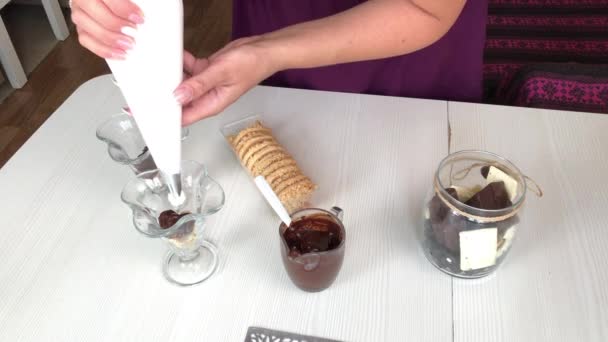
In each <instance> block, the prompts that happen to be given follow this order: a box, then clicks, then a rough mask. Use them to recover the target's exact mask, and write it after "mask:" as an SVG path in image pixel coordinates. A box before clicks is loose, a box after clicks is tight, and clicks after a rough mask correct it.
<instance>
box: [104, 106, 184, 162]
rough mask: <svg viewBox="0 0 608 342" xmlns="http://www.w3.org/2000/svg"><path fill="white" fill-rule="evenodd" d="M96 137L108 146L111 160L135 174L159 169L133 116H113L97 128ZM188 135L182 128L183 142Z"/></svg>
mask: <svg viewBox="0 0 608 342" xmlns="http://www.w3.org/2000/svg"><path fill="white" fill-rule="evenodd" d="M96 135H97V138H98V139H99V140H101V141H103V142H105V143H106V144H108V154H109V155H110V158H112V160H114V161H115V162H117V163H119V164H124V165H127V166H129V168H130V169H131V170H132V171H133V172H134V173H135V174H138V173H141V172H145V171H150V170H154V169H156V168H157V167H156V164H155V163H154V159H153V158H152V155H151V154H150V151H149V150H148V147H147V146H146V142H145V141H144V139H143V138H142V136H141V133H140V132H139V129H138V128H137V123H136V122H135V119H133V117H132V116H130V115H128V114H117V115H114V116H112V117H111V118H110V119H108V120H107V121H105V122H103V123H102V124H101V125H99V127H97V132H96ZM188 135H189V130H188V128H186V127H184V128H182V141H183V140H185V139H186V138H188Z"/></svg>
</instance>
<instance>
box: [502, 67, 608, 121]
mask: <svg viewBox="0 0 608 342" xmlns="http://www.w3.org/2000/svg"><path fill="white" fill-rule="evenodd" d="M497 92H498V96H499V97H500V98H502V99H504V100H505V101H506V102H507V103H509V104H511V105H515V106H525V107H537V108H549V109H564V110H579V111H586V112H603V113H608V65H591V64H590V65H584V64H568V63H554V64H533V65H529V66H526V67H523V68H521V69H520V70H519V71H518V72H517V73H515V74H514V76H513V77H512V78H511V79H510V80H509V81H507V82H504V83H502V84H501V86H499V89H498V91H497Z"/></svg>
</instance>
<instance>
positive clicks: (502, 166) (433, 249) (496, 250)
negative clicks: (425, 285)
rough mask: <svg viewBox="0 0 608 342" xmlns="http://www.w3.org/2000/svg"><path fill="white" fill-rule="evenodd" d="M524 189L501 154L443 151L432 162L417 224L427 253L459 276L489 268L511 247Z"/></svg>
mask: <svg viewBox="0 0 608 342" xmlns="http://www.w3.org/2000/svg"><path fill="white" fill-rule="evenodd" d="M501 182H502V184H500V183H501ZM489 188H491V189H489ZM482 190H483V191H482ZM525 195H526V182H525V178H524V176H523V175H522V173H521V172H520V171H519V169H518V168H517V167H516V166H515V165H514V164H513V163H511V162H510V161H508V160H506V159H505V158H503V157H500V156H498V155H496V154H493V153H490V152H484V151H461V152H456V153H453V154H451V155H449V156H447V157H446V158H445V159H443V161H441V163H440V164H439V167H438V168H437V171H436V173H435V176H434V179H433V183H432V186H431V190H430V191H429V193H428V195H427V197H426V199H425V202H424V209H423V215H422V222H421V224H420V225H419V231H418V238H419V242H420V245H421V247H422V249H423V251H424V254H425V255H426V257H427V259H428V260H429V261H430V262H431V263H432V264H433V265H435V267H437V268H438V269H439V270H441V271H443V272H445V273H448V274H450V275H452V276H455V277H459V278H479V277H483V276H486V275H488V274H490V273H491V272H493V271H494V270H496V268H498V266H499V265H500V264H501V263H502V261H503V260H504V258H505V257H506V255H507V253H508V251H509V249H510V248H511V243H512V242H513V238H514V237H515V233H516V232H517V226H518V223H519V217H520V214H521V209H522V207H523V203H524V200H525ZM480 207H482V208H485V209H480Z"/></svg>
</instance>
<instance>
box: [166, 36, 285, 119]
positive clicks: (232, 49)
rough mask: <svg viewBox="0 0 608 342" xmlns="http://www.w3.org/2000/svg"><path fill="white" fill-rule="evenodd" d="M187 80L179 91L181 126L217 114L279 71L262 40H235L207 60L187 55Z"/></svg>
mask: <svg viewBox="0 0 608 342" xmlns="http://www.w3.org/2000/svg"><path fill="white" fill-rule="evenodd" d="M184 71H185V73H186V76H191V77H189V78H187V79H186V80H185V81H184V82H183V83H182V84H181V85H180V86H179V87H178V88H177V89H176V90H175V93H174V94H175V98H176V99H177V101H178V102H179V103H181V104H182V105H183V106H184V107H183V115H182V124H183V125H189V124H191V123H194V122H196V121H198V120H201V119H203V118H206V117H208V116H212V115H215V114H218V113H219V112H221V111H222V110H224V109H225V108H226V107H228V105H230V104H232V103H233V102H234V101H236V100H237V99H238V98H239V97H240V96H241V95H243V94H244V93H246V92H247V91H248V90H249V89H251V88H252V87H254V86H255V85H257V84H258V83H260V82H261V81H262V80H264V79H265V78H267V77H268V76H270V75H272V74H273V73H275V72H276V71H278V68H277V64H276V63H273V56H272V55H271V54H270V53H268V52H267V49H266V48H265V47H264V44H263V42H262V39H261V38H260V37H247V38H242V39H239V40H235V41H233V42H231V43H230V44H228V45H226V46H225V47H224V48H222V49H221V50H219V51H218V52H216V53H215V54H213V55H212V56H211V57H209V58H208V59H197V58H195V57H194V56H192V55H191V54H190V53H188V52H185V53H184Z"/></svg>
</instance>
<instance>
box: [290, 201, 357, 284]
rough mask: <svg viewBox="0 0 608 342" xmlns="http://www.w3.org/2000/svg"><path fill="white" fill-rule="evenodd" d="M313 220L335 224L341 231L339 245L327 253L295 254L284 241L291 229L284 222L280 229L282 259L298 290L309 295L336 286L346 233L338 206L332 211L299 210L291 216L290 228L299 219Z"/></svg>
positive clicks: (342, 259)
mask: <svg viewBox="0 0 608 342" xmlns="http://www.w3.org/2000/svg"><path fill="white" fill-rule="evenodd" d="M310 217H322V218H323V219H326V220H328V221H330V222H333V223H335V224H336V225H337V227H338V229H339V232H340V243H339V245H338V246H337V247H336V248H333V249H330V250H327V251H321V252H311V253H303V254H299V255H292V253H290V252H291V251H290V248H289V246H288V243H287V241H286V238H285V232H286V230H287V229H288V227H287V226H286V225H285V223H281V225H280V226H279V238H280V240H281V259H282V260H283V265H284V266H285V270H286V271H287V274H288V275H289V278H290V279H291V281H292V282H293V283H294V284H295V285H296V286H297V287H298V288H300V289H301V290H303V291H307V292H320V291H323V290H325V289H327V288H328V287H330V286H331V285H332V284H333V282H334V281H335V280H336V277H337V276H338V273H339V272H340V269H341V268H342V262H343V261H344V250H345V242H346V231H345V229H344V224H343V223H342V217H343V211H342V209H340V208H338V207H333V208H332V209H331V211H327V210H323V209H317V208H308V209H301V210H298V211H296V212H294V213H293V214H291V219H292V224H291V226H293V225H294V223H295V222H297V221H299V220H303V219H305V218H310Z"/></svg>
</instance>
